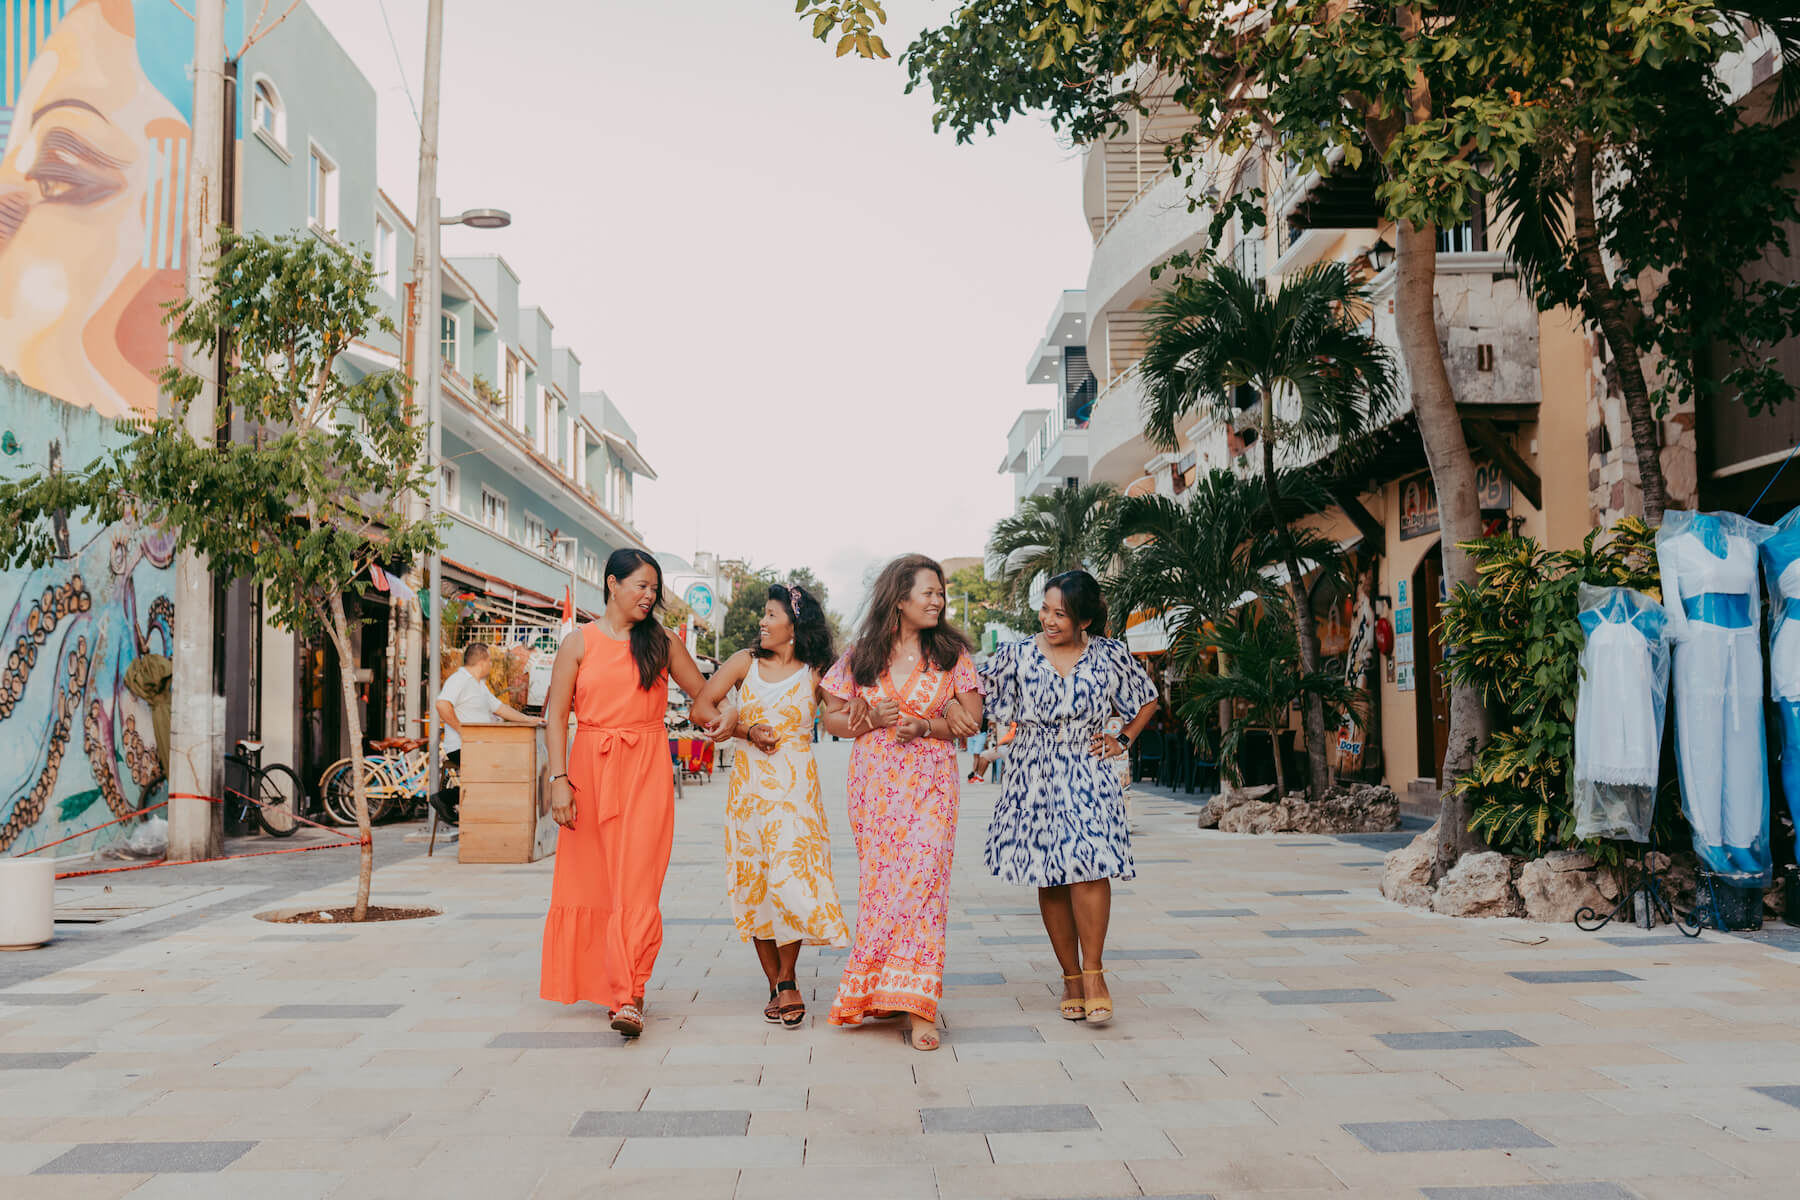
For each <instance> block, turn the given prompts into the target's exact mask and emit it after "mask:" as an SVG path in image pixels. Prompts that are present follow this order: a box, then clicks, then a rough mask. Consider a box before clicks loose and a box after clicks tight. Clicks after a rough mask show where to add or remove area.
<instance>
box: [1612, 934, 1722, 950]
mask: <svg viewBox="0 0 1800 1200" xmlns="http://www.w3.org/2000/svg"><path fill="white" fill-rule="evenodd" d="M1600 940H1601V941H1603V942H1605V943H1606V944H1607V945H1609V946H1625V947H1633V946H1704V945H1706V943H1705V942H1703V941H1701V940H1700V939H1699V938H1691V937H1682V936H1681V935H1680V934H1679V933H1654V934H1645V935H1644V936H1643V937H1603V938H1601V939H1600Z"/></svg>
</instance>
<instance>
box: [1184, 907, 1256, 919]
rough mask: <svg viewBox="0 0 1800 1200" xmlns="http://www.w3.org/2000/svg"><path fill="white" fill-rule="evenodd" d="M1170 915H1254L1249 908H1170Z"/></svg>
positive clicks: (1254, 911) (1252, 910)
mask: <svg viewBox="0 0 1800 1200" xmlns="http://www.w3.org/2000/svg"><path fill="white" fill-rule="evenodd" d="M1168 911H1169V915H1170V916H1171V917H1254V916H1255V915H1256V910H1255V909H1250V908H1171V909H1169V910H1168Z"/></svg>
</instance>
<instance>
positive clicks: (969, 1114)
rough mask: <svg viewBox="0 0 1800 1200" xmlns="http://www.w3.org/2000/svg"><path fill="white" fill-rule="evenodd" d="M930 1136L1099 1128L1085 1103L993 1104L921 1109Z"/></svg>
mask: <svg viewBox="0 0 1800 1200" xmlns="http://www.w3.org/2000/svg"><path fill="white" fill-rule="evenodd" d="M919 1123H920V1124H921V1126H923V1128H924V1130H925V1132H926V1133H1061V1132H1064V1131H1066V1130H1071V1129H1099V1128H1100V1122H1098V1121H1096V1120H1095V1119H1094V1114H1093V1112H1092V1111H1091V1110H1090V1109H1089V1108H1088V1106H1087V1105H1085V1104H993V1105H979V1106H976V1105H965V1106H963V1107H961V1108H921V1109H920V1110H919Z"/></svg>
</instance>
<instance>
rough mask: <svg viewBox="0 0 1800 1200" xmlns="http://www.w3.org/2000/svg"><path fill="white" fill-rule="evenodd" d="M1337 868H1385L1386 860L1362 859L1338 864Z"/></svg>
mask: <svg viewBox="0 0 1800 1200" xmlns="http://www.w3.org/2000/svg"><path fill="white" fill-rule="evenodd" d="M1338 866H1340V867H1385V866H1387V859H1385V858H1362V859H1358V860H1356V861H1355V862H1341V863H1339V864H1338Z"/></svg>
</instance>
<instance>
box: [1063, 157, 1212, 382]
mask: <svg viewBox="0 0 1800 1200" xmlns="http://www.w3.org/2000/svg"><path fill="white" fill-rule="evenodd" d="M1211 219H1212V218H1211V216H1210V214H1209V213H1208V212H1207V211H1206V210H1205V209H1204V208H1202V209H1200V210H1197V211H1195V212H1189V211H1188V194H1187V188H1186V186H1185V185H1184V184H1183V183H1182V181H1181V180H1179V179H1177V178H1176V177H1175V176H1174V175H1172V174H1167V173H1165V174H1164V175H1162V176H1161V177H1160V178H1158V179H1157V180H1156V181H1155V182H1154V183H1153V184H1151V185H1150V187H1148V188H1146V189H1145V190H1144V192H1143V194H1141V195H1140V196H1138V197H1137V198H1136V199H1135V200H1134V201H1133V202H1132V203H1131V205H1130V206H1129V207H1128V208H1126V209H1124V210H1123V211H1122V212H1121V213H1120V214H1119V215H1118V217H1117V218H1115V219H1114V220H1113V221H1112V223H1111V224H1110V225H1109V226H1108V227H1107V229H1106V232H1105V233H1104V234H1103V235H1101V237H1100V240H1099V241H1098V242H1096V243H1095V244H1094V257H1093V259H1092V261H1091V262H1090V263H1089V264H1088V278H1087V289H1086V290H1087V306H1088V314H1089V317H1088V322H1089V324H1090V325H1091V326H1092V327H1093V328H1094V329H1096V330H1097V329H1100V328H1102V327H1103V324H1102V317H1103V314H1106V313H1111V312H1116V311H1121V310H1125V309H1129V308H1131V307H1132V306H1133V305H1135V304H1137V303H1138V302H1139V301H1141V300H1143V299H1144V298H1145V297H1146V296H1148V295H1149V293H1150V291H1151V288H1152V286H1153V285H1152V284H1151V282H1150V268H1151V267H1154V266H1156V265H1157V264H1158V263H1161V262H1163V261H1165V260H1166V259H1167V258H1168V257H1169V256H1170V255H1172V254H1175V253H1177V252H1178V251H1181V250H1195V249H1198V248H1200V247H1201V246H1202V245H1203V244H1204V243H1205V241H1206V230H1207V225H1208V223H1209V222H1210V221H1211ZM1093 337H1094V335H1093V334H1090V335H1089V342H1088V353H1089V355H1090V357H1092V356H1093V355H1094V349H1093ZM1126 365H1129V364H1113V368H1114V369H1113V371H1111V372H1108V373H1109V374H1116V373H1117V371H1118V370H1122V369H1123V368H1124V366H1126Z"/></svg>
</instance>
